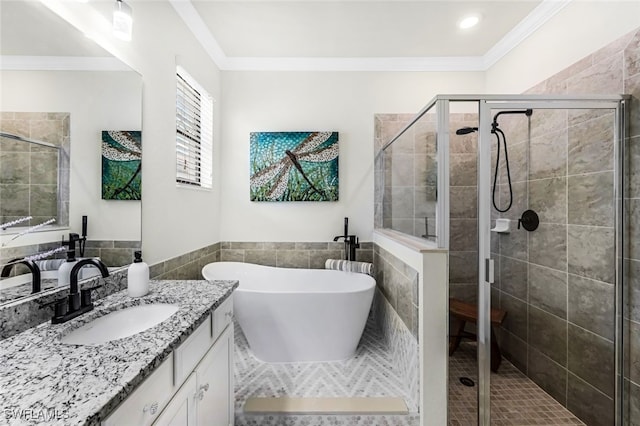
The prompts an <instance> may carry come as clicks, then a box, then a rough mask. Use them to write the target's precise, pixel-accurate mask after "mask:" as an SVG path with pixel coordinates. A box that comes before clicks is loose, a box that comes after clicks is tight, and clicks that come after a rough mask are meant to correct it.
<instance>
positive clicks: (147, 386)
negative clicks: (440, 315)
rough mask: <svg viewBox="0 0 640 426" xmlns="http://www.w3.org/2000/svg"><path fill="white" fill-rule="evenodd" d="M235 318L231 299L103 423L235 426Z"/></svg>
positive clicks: (122, 425)
mask: <svg viewBox="0 0 640 426" xmlns="http://www.w3.org/2000/svg"><path fill="white" fill-rule="evenodd" d="M232 317H233V301H232V297H229V298H228V299H227V300H225V301H224V303H222V305H220V306H219V307H218V308H216V310H215V311H214V312H213V313H212V314H210V315H209V317H208V318H207V320H205V321H204V322H203V323H202V324H201V325H200V326H199V327H198V328H197V329H196V330H195V331H194V332H193V333H192V334H191V335H190V336H189V337H188V338H187V340H185V341H184V342H183V343H182V344H181V345H180V346H179V347H177V348H176V349H175V350H174V351H173V353H172V354H171V355H170V356H169V357H168V358H167V359H166V360H165V361H164V362H163V363H162V364H161V366H160V367H159V368H158V369H157V370H156V371H154V372H153V373H152V374H151V375H150V376H149V377H147V378H146V379H145V381H144V382H143V383H142V384H141V385H140V386H139V387H138V388H137V389H136V390H135V391H134V392H133V393H132V394H131V395H130V396H129V397H128V398H127V399H126V400H125V401H124V402H122V404H120V406H118V408H116V409H115V410H114V411H113V412H112V413H111V414H110V415H109V417H108V418H107V419H106V420H105V421H104V422H103V425H104V426H116V425H117V426H126V425H132V426H148V425H153V426H169V425H175V426H203V425H208V426H233V422H234V397H233V324H232Z"/></svg>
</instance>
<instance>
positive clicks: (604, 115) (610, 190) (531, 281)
mask: <svg viewBox="0 0 640 426" xmlns="http://www.w3.org/2000/svg"><path fill="white" fill-rule="evenodd" d="M639 63H640V33H638V32H635V33H632V34H628V35H627V36H625V37H623V38H621V39H620V40H618V41H615V42H614V43H612V44H611V45H609V46H607V47H605V48H603V49H601V50H599V51H597V52H595V53H593V54H591V55H589V56H588V57H586V58H584V59H582V60H580V61H578V62H577V63H576V64H574V65H572V66H571V67H569V68H567V69H566V70H563V71H561V72H560V73H558V74H556V75H555V76H553V77H551V78H549V79H547V80H545V81H543V82H541V83H540V84H538V85H537V86H535V87H533V88H532V89H530V90H529V91H528V92H527V93H535V94H619V93H627V94H631V95H633V96H634V98H633V100H632V109H631V116H632V120H631V123H630V128H631V139H630V141H629V151H630V154H631V155H630V156H629V161H630V164H629V166H630V175H631V176H630V177H631V178H630V183H631V185H630V188H628V197H629V198H628V199H627V204H628V206H629V209H630V212H631V216H630V220H631V223H630V232H631V236H630V238H629V239H628V241H629V242H630V247H629V256H628V257H629V259H628V261H627V265H628V266H629V268H628V273H629V278H630V279H629V284H630V292H629V295H628V296H630V305H629V309H628V310H627V312H626V315H625V316H626V318H627V319H626V326H627V337H628V338H627V343H628V346H627V348H626V350H627V354H628V363H627V372H626V374H625V377H626V386H627V387H628V389H629V392H628V394H627V398H628V400H627V404H626V406H627V410H628V412H629V419H630V420H629V423H628V424H632V425H637V424H640V411H639V409H640V407H639V406H640V404H639V403H638V402H637V399H633V398H629V395H637V394H638V392H639V391H638V389H640V388H639V386H638V384H639V383H640V367H639V365H640V362H638V360H640V332H639V331H638V330H640V326H639V320H640V317H638V316H637V315H634V314H635V312H636V311H638V309H635V307H636V306H640V302H638V300H640V298H639V297H637V295H638V294H639V291H638V288H639V282H638V281H639V280H638V277H640V275H638V274H637V273H636V272H637V271H639V270H640V269H638V268H637V265H636V264H638V265H640V263H638V261H637V260H635V259H636V258H638V259H640V256H635V252H636V251H637V250H635V245H636V243H638V241H640V239H639V238H637V234H636V235H634V229H638V228H639V227H636V226H635V224H636V223H637V222H638V217H637V216H638V215H637V214H635V211H636V210H637V209H636V208H635V205H636V201H637V199H638V197H640V185H636V183H638V182H637V180H636V179H635V176H636V175H637V173H636V171H635V168H636V167H637V165H638V164H640V163H638V162H637V160H638V158H640V150H639V149H638V143H640V114H638V112H637V108H638V106H639V105H638V97H640V66H638V64H639ZM500 123H501V128H503V130H505V133H506V134H507V137H508V140H509V157H510V163H511V171H512V182H513V193H514V200H513V203H514V207H513V208H512V210H511V211H509V212H508V213H506V214H503V215H502V217H508V218H510V219H513V220H517V218H518V217H519V216H520V214H521V213H522V211H524V210H526V209H527V208H531V209H533V210H535V211H536V212H537V213H538V214H539V216H540V221H541V224H540V227H539V228H538V230H536V231H535V232H532V233H528V232H523V231H522V230H517V229H515V227H512V231H511V233H510V234H501V235H494V236H493V239H492V251H493V252H494V255H495V256H496V258H497V260H498V264H497V265H496V266H497V270H498V271H499V272H498V274H497V280H496V284H495V286H494V291H493V302H494V306H499V307H500V308H502V309H504V310H506V311H507V312H508V314H507V318H506V321H505V323H504V326H503V328H502V331H501V333H500V336H499V340H500V344H501V347H502V349H503V350H504V352H505V354H506V356H507V357H508V358H509V359H510V360H511V361H512V362H513V363H514V364H515V365H516V366H517V367H518V368H519V369H521V370H522V371H523V372H525V373H526V374H527V375H528V376H529V377H530V378H532V379H533V380H534V381H535V382H536V383H537V384H538V385H540V386H541V387H542V388H543V389H545V390H546V391H547V392H548V393H549V394H551V395H552V396H553V397H554V398H555V399H556V400H558V401H559V402H561V403H562V404H563V405H565V406H566V407H568V408H569V409H570V410H571V411H572V412H574V413H575V414H576V415H577V416H578V417H580V418H581V419H582V420H583V421H585V422H586V423H587V424H589V425H610V424H613V416H614V404H613V397H614V391H615V389H614V383H615V382H614V366H615V359H614V338H615V336H614V332H615V328H614V319H615V312H614V297H615V286H614V282H615V263H616V259H615V251H614V246H615V234H614V207H615V200H614V187H613V182H614V171H613V164H614V161H613V160H614V157H613V154H614V153H613V137H614V135H613V129H614V123H615V122H614V116H613V113H612V112H610V111H596V110H570V111H567V110H547V111H541V110H536V111H534V114H533V115H532V117H531V119H530V122H529V120H527V119H526V118H525V117H522V116H503V118H501V120H500ZM500 179H501V180H500V183H501V185H500V186H499V192H500V198H499V199H500V204H501V205H503V206H505V205H506V204H507V203H508V198H509V197H508V189H507V188H508V187H507V185H505V184H504V183H505V182H506V181H505V175H502V176H501V177H500ZM494 217H497V216H495V215H494ZM513 224H515V222H513Z"/></svg>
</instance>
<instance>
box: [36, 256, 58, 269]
mask: <svg viewBox="0 0 640 426" xmlns="http://www.w3.org/2000/svg"><path fill="white" fill-rule="evenodd" d="M64 262H65V259H47V260H36V265H38V268H40V270H41V271H57V270H58V268H60V265H62V264H63V263H64Z"/></svg>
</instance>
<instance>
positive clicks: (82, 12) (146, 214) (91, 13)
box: [47, 0, 220, 263]
mask: <svg viewBox="0 0 640 426" xmlns="http://www.w3.org/2000/svg"><path fill="white" fill-rule="evenodd" d="M47 4H48V5H50V6H51V7H52V8H54V9H55V10H56V11H57V12H58V13H59V14H60V15H62V16H64V17H65V19H67V20H68V21H69V22H71V23H72V24H73V25H74V26H75V27H77V28H79V29H80V30H82V31H83V32H85V33H87V34H90V35H91V36H92V37H93V38H94V40H96V41H97V42H98V43H99V44H100V45H101V46H102V47H103V48H105V49H106V50H107V51H109V52H110V53H112V54H113V55H114V56H116V57H117V58H118V59H120V60H122V61H123V62H125V63H126V64H127V65H129V66H130V67H132V68H133V69H134V70H136V71H137V72H139V73H140V74H141V75H142V76H143V81H144V88H143V106H142V110H143V114H142V132H143V139H144V141H143V144H144V147H143V151H144V152H143V155H142V194H143V195H142V246H143V252H144V258H145V260H146V261H147V262H148V263H156V262H159V261H163V260H166V259H169V258H172V257H175V256H179V255H181V254H184V253H187V252H190V251H192V250H195V249H198V248H201V247H204V246H207V245H210V244H213V243H216V242H218V241H220V194H219V188H220V185H219V182H220V174H219V169H220V168H219V166H218V161H219V155H217V154H219V152H220V148H219V141H220V125H219V123H220V114H219V103H217V104H215V105H214V140H215V141H216V142H215V145H214V189H213V190H211V191H204V190H194V189H183V188H177V187H176V182H175V168H176V154H175V146H176V142H175V113H176V111H175V97H176V80H175V79H176V77H175V72H176V63H180V65H181V66H183V67H184V68H185V69H186V70H187V71H188V72H189V74H191V75H192V76H193V77H194V78H195V79H196V80H198V82H199V83H200V84H201V85H202V86H204V87H205V88H206V89H207V90H208V91H209V93H211V95H212V96H213V97H214V99H217V100H219V99H220V72H219V70H218V68H217V67H216V65H215V64H214V63H213V62H212V61H211V59H209V56H208V55H207V54H206V53H205V51H204V50H203V49H202V48H201V46H200V44H199V43H198V41H197V40H196V39H195V38H194V37H193V35H192V33H191V31H190V30H189V29H188V28H187V27H186V26H185V25H184V23H183V22H182V20H181V19H180V18H179V17H178V16H177V14H176V13H175V11H174V10H173V8H172V7H171V5H170V4H169V3H168V2H155V1H154V2H146V1H135V0H134V1H131V2H130V4H131V6H132V8H133V14H134V28H133V40H132V41H131V42H129V43H127V42H122V41H119V40H116V39H115V38H113V37H112V36H111V23H110V16H111V11H112V10H113V3H112V2H89V3H84V4H82V3H78V2H60V1H56V0H51V1H49V2H47Z"/></svg>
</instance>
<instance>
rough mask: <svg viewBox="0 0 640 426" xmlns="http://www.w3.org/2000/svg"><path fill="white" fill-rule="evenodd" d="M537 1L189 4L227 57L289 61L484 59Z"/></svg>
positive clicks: (204, 0)
mask: <svg viewBox="0 0 640 426" xmlns="http://www.w3.org/2000/svg"><path fill="white" fill-rule="evenodd" d="M540 3H541V1H540V0H536V1H529V0H526V1H513V0H511V1H504V0H503V1H477V0H476V1H453V0H447V1H210V0H209V1H207V0H191V4H192V5H193V7H194V8H195V10H196V11H197V12H198V14H199V15H200V17H201V18H202V20H203V21H204V23H205V25H206V27H207V29H208V30H209V31H210V33H211V35H212V36H213V37H214V38H215V39H216V40H217V42H218V43H219V45H220V47H221V48H222V51H223V52H224V53H225V55H227V56H228V57H288V58H291V57H323V58H326V57H339V58H354V57H377V58H381V57H432V56H482V55H484V54H485V53H486V52H487V51H488V50H489V49H491V48H492V47H493V46H494V45H495V44H496V43H497V42H498V41H499V40H500V39H501V38H502V37H504V36H505V34H507V33H508V32H509V31H511V30H512V29H513V28H514V27H515V26H516V25H517V24H518V23H519V22H521V21H522V20H523V19H524V18H525V17H526V16H527V15H528V14H529V13H531V11H532V10H533V9H534V8H535V7H536V6H538V5H539V4H540ZM469 14H476V15H479V16H481V17H482V19H481V21H480V23H479V24H478V25H477V26H476V27H474V28H471V29H468V30H461V29H459V28H458V26H457V23H458V21H460V20H461V19H462V18H463V17H464V16H465V15H469Z"/></svg>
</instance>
